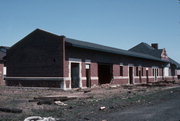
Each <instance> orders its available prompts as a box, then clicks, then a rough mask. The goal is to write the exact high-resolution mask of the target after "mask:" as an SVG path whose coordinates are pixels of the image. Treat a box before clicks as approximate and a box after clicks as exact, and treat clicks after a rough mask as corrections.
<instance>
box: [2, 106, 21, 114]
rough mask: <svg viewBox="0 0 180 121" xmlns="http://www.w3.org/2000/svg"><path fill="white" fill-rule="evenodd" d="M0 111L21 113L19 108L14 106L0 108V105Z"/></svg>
mask: <svg viewBox="0 0 180 121" xmlns="http://www.w3.org/2000/svg"><path fill="white" fill-rule="evenodd" d="M0 111H1V112H6V113H22V110H21V109H16V108H2V107H0Z"/></svg>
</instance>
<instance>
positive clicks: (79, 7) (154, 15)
mask: <svg viewBox="0 0 180 121" xmlns="http://www.w3.org/2000/svg"><path fill="white" fill-rule="evenodd" d="M36 28H40V29H44V30H46V31H49V32H52V33H55V34H58V35H65V36H66V37H70V38H74V39H79V40H84V41H89V42H93V43H98V44H103V45H107V46H112V47H116V48H121V49H126V50H127V49H129V48H131V47H133V46H135V45H136V44H139V43H140V42H146V43H148V44H150V43H154V42H157V43H159V46H160V48H166V49H167V52H168V55H169V56H170V57H172V58H173V59H175V60H177V61H178V62H180V3H178V0H0V45H4V46H11V45H13V44H15V43H16V42H17V41H19V40H20V39H22V38H23V37H24V36H26V35H27V34H29V33H30V32H31V31H33V30H34V29H36Z"/></svg>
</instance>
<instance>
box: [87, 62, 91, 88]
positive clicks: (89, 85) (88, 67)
mask: <svg viewBox="0 0 180 121" xmlns="http://www.w3.org/2000/svg"><path fill="white" fill-rule="evenodd" d="M90 72H91V71H90V64H87V65H86V86H87V87H91V73H90Z"/></svg>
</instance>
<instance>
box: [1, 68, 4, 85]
mask: <svg viewBox="0 0 180 121" xmlns="http://www.w3.org/2000/svg"><path fill="white" fill-rule="evenodd" d="M3 67H4V64H0V85H2V83H3Z"/></svg>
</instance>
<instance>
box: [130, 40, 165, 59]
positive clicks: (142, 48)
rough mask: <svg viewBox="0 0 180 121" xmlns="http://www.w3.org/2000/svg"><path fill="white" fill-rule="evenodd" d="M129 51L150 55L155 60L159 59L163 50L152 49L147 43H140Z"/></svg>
mask: <svg viewBox="0 0 180 121" xmlns="http://www.w3.org/2000/svg"><path fill="white" fill-rule="evenodd" d="M129 51H133V52H138V53H143V54H147V55H151V56H154V57H157V58H161V53H162V51H163V49H154V48H153V47H151V46H150V45H148V44H147V43H144V42H142V43H140V44H138V45H136V46H134V47H133V48H131V49H129Z"/></svg>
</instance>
